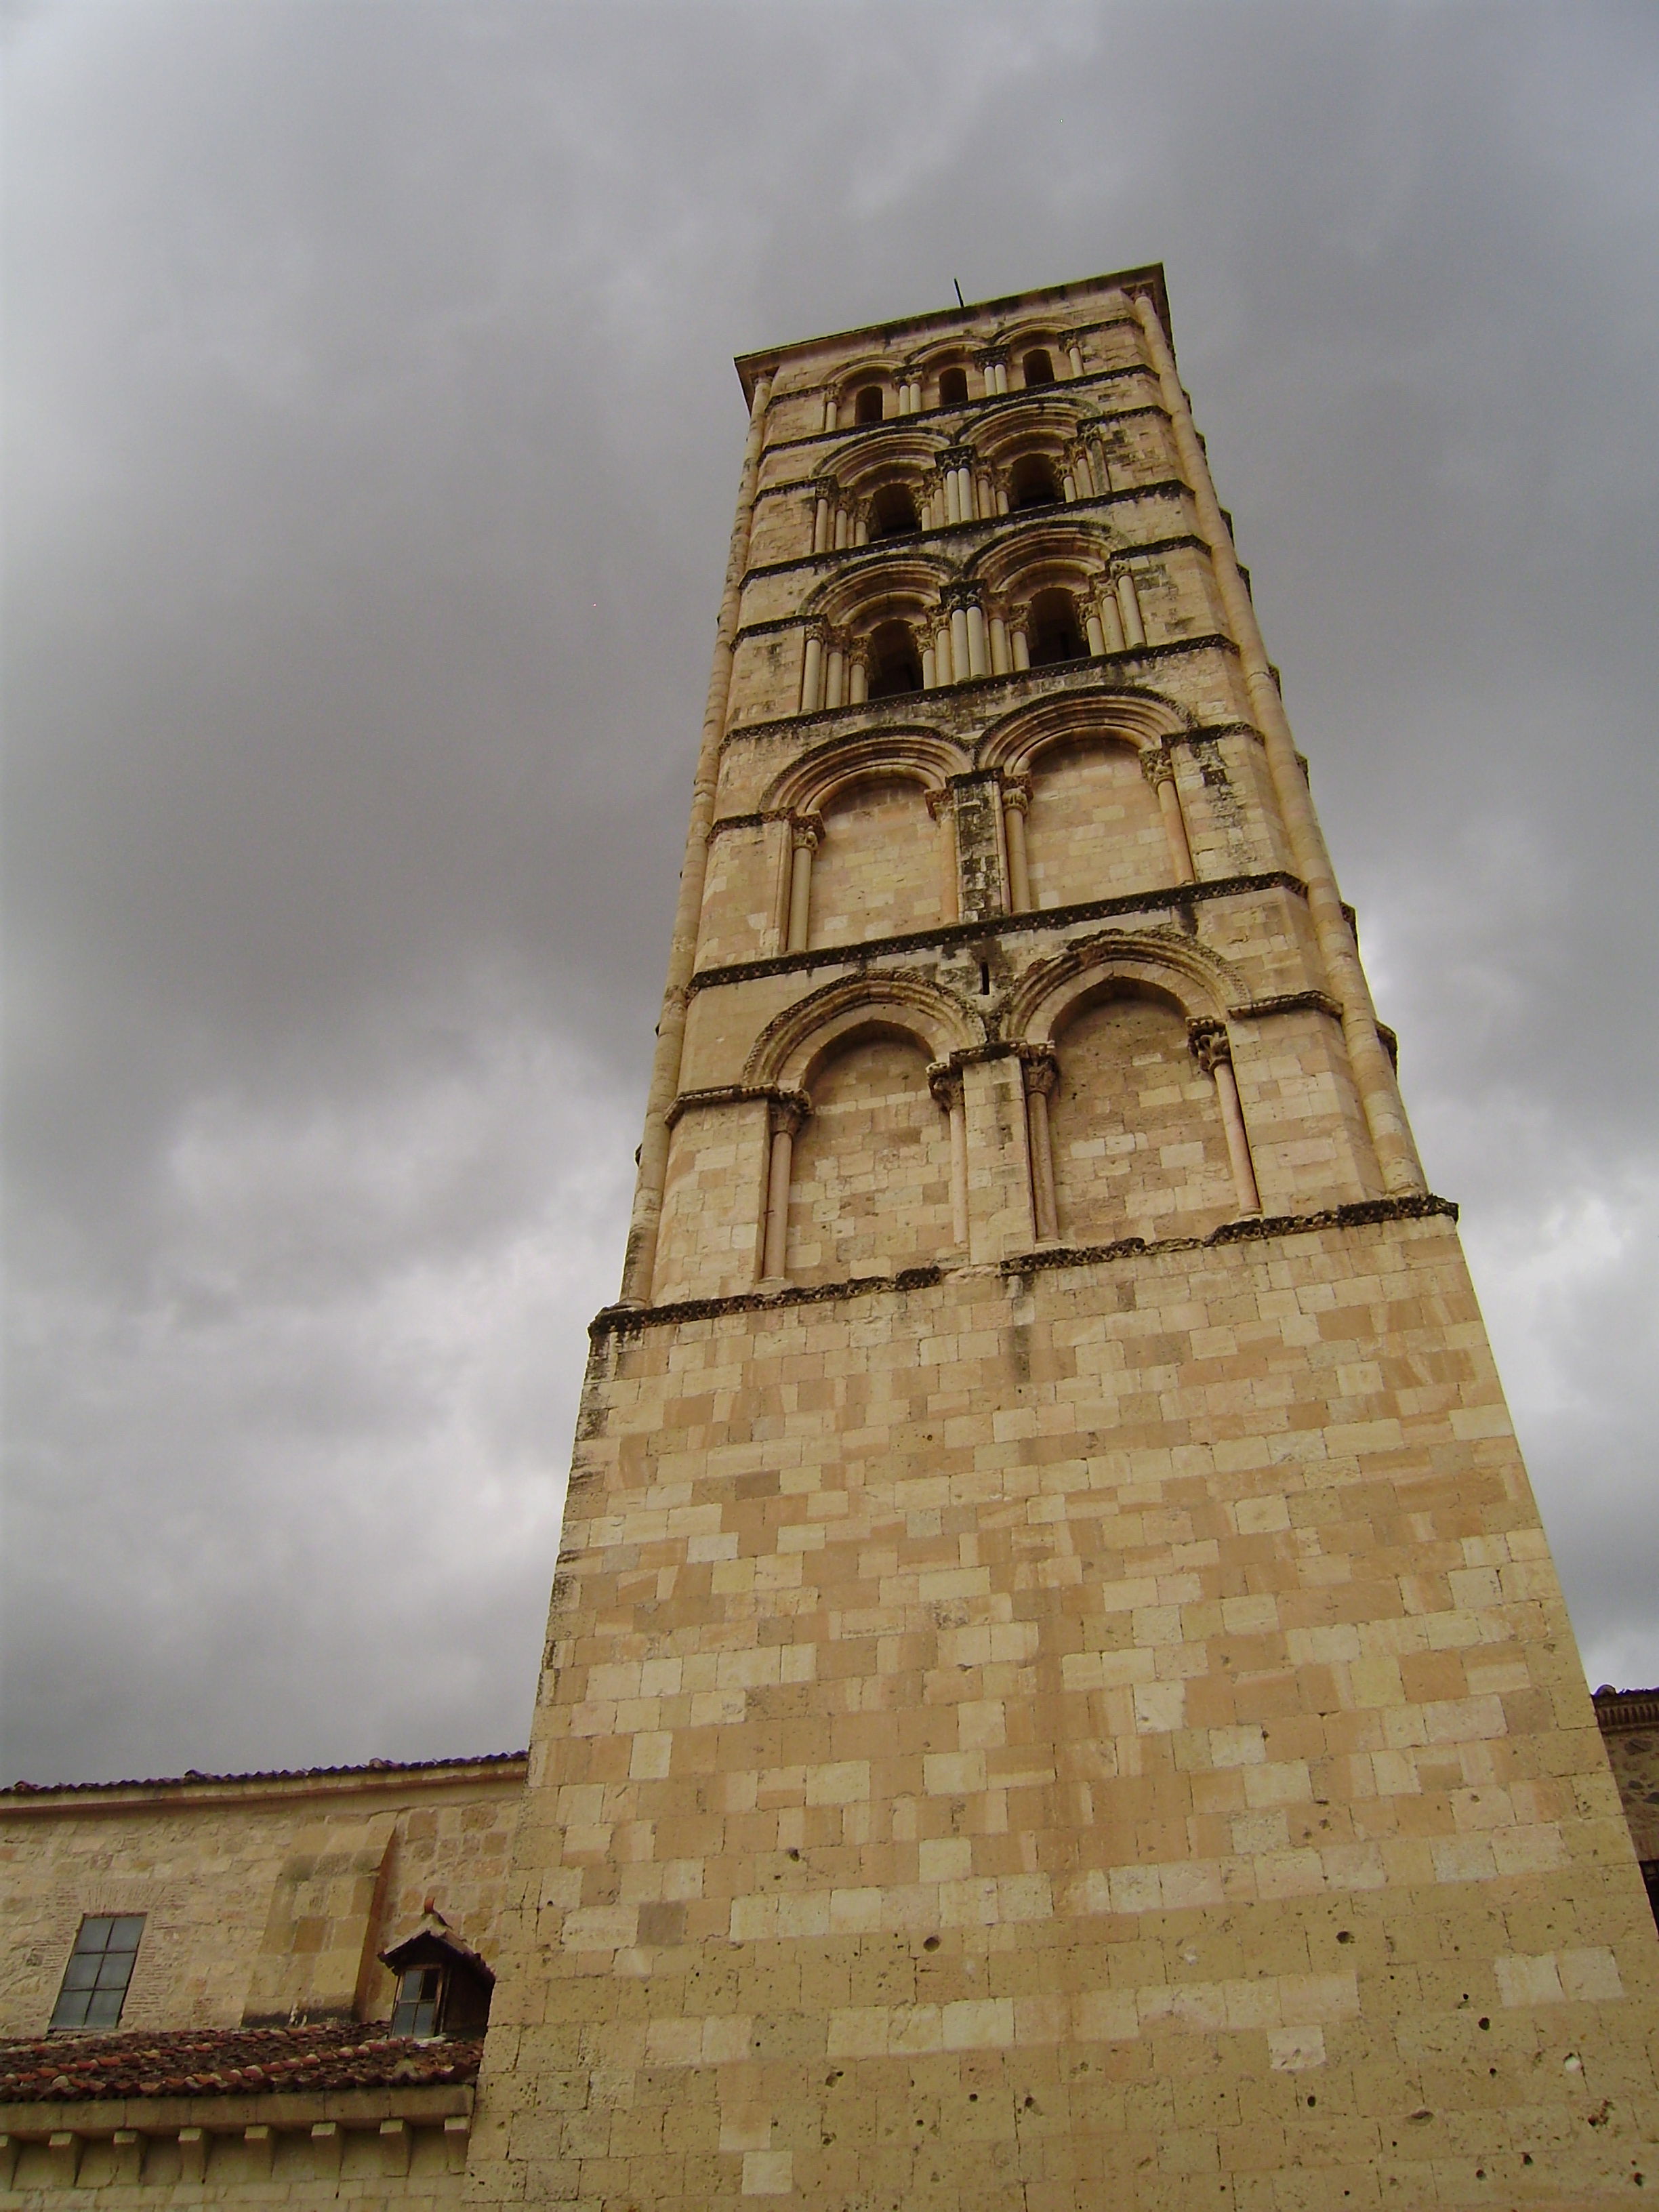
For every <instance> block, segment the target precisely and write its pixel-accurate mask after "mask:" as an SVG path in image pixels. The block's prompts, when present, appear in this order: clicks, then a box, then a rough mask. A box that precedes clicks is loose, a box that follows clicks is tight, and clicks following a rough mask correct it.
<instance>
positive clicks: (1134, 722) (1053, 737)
mask: <svg viewBox="0 0 1659 2212" xmlns="http://www.w3.org/2000/svg"><path fill="white" fill-rule="evenodd" d="M1186 727H1187V720H1186V717H1184V716H1183V715H1182V713H1181V712H1180V710H1179V709H1178V708H1176V707H1174V706H1172V705H1171V704H1170V702H1169V701H1168V700H1167V699H1164V698H1161V697H1160V696H1158V694H1157V693H1156V692H1151V691H1120V690H1111V689H1109V688H1108V687H1106V686H1104V685H1102V686H1100V687H1098V688H1097V689H1091V690H1087V691H1066V692H1062V693H1060V694H1059V695H1058V696H1054V697H1051V698H1048V699H1038V700H1035V701H1033V702H1031V704H1030V705H1029V706H1024V707H1018V708H1015V710H1014V711H1013V713H1012V714H1006V715H1005V716H1004V717H1003V719H1002V720H1000V721H999V722H994V723H993V724H992V725H991V726H990V728H989V729H988V730H987V732H985V735H984V736H983V737H982V738H981V740H980V742H979V745H978V748H977V760H978V765H979V766H980V767H981V768H987V769H989V768H997V769H1004V770H1005V771H1007V772H1010V773H1012V774H1018V773H1020V772H1021V771H1022V770H1024V769H1029V768H1030V764H1031V763H1032V762H1033V761H1035V760H1036V758H1037V757H1038V755H1039V754H1041V753H1043V752H1046V751H1047V750H1048V748H1049V747H1050V746H1051V745H1055V744H1065V743H1066V741H1068V740H1070V739H1075V738H1107V739H1115V740H1116V741H1117V742H1118V743H1119V744H1127V745H1133V747H1134V749H1135V750H1136V751H1137V752H1143V753H1146V752H1158V751H1161V750H1163V748H1164V746H1165V745H1166V744H1168V743H1169V741H1170V738H1172V737H1176V736H1178V735H1179V734H1180V732H1182V731H1183V730H1184V729H1185V728H1186Z"/></svg>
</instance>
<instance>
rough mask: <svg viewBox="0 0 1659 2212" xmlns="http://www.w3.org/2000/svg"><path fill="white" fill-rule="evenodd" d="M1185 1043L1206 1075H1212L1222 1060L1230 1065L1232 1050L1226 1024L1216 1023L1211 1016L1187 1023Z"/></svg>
mask: <svg viewBox="0 0 1659 2212" xmlns="http://www.w3.org/2000/svg"><path fill="white" fill-rule="evenodd" d="M1187 1042H1188V1047H1189V1048H1190V1049H1191V1052H1192V1055H1193V1058H1194V1060H1196V1061H1197V1062H1198V1064H1199V1066H1200V1067H1201V1068H1202V1069H1203V1071H1204V1073H1206V1075H1213V1074H1214V1073H1215V1072H1216V1070H1217V1068H1218V1067H1219V1066H1221V1064H1222V1063H1223V1061H1224V1060H1225V1061H1226V1062H1227V1063H1228V1064H1229V1065H1231V1061H1232V1056H1233V1048H1232V1041H1231V1038H1230V1037H1229V1036H1228V1035H1227V1024H1226V1023H1225V1022H1218V1021H1217V1020H1216V1019H1215V1018H1214V1017H1213V1016H1212V1015H1206V1016H1203V1017H1201V1018H1200V1019H1199V1020H1197V1021H1191V1022H1188V1024H1187Z"/></svg>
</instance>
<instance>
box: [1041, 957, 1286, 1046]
mask: <svg viewBox="0 0 1659 2212" xmlns="http://www.w3.org/2000/svg"><path fill="white" fill-rule="evenodd" d="M1119 995H1121V996H1122V997H1125V998H1137V997H1140V998H1156V999H1158V1000H1162V1002H1163V1003H1164V1004H1165V1005H1166V1006H1173V1007H1175V1008H1176V1010H1177V1011H1178V1012H1181V1013H1182V1014H1183V1015H1184V1016H1185V1017H1186V1018H1187V1019H1188V1021H1189V1022H1190V1021H1201V1020H1206V1019H1209V1020H1223V1019H1225V1017H1226V1015H1227V1012H1228V1011H1229V1009H1230V1008H1231V1011H1232V1012H1235V1013H1241V1014H1242V1013H1247V1012H1249V1009H1250V1006H1251V1004H1252V1000H1251V995H1250V992H1249V987H1248V986H1247V985H1246V984H1245V982H1244V981H1243V977H1242V976H1241V975H1240V974H1239V973H1238V970H1237V969H1236V968H1235V967H1234V966H1233V965H1232V963H1231V961H1227V960H1223V959H1222V958H1221V957H1220V956H1219V955H1218V954H1217V953H1213V952H1208V951H1204V950H1203V949H1202V948H1200V946H1198V945H1194V944H1192V943H1190V942H1188V941H1186V940H1182V939H1175V938H1173V937H1171V938H1170V939H1162V938H1160V939H1158V940H1157V941H1156V942H1154V941H1153V940H1152V939H1149V938H1146V937H1144V936H1131V935H1129V934H1128V933H1127V932H1125V931H1121V930H1108V931H1105V932H1103V933H1102V934H1101V935H1100V936H1098V937H1093V938H1088V939H1085V940H1084V941H1083V942H1082V943H1080V944H1078V945H1072V946H1070V947H1068V948H1067V950H1066V951H1064V952H1062V953H1060V955H1059V956H1058V957H1056V958H1055V959H1053V960H1048V961H1045V962H1044V963H1042V966H1041V967H1039V968H1036V969H1032V971H1031V973H1030V975H1027V976H1026V977H1025V978H1024V980H1023V981H1022V982H1021V983H1020V985H1019V987H1018V989H1017V990H1016V992H1015V993H1014V995H1013V997H1012V1000H1011V1001H1010V1003H1009V1006H1008V1009H1007V1013H1006V1028H1007V1031H1008V1034H1009V1036H1012V1037H1013V1038H1015V1039H1016V1040H1017V1041H1018V1042H1021V1043H1024V1044H1030V1045H1033V1046H1036V1047H1037V1048H1040V1049H1042V1048H1052V1047H1053V1045H1054V1040H1055V1039H1056V1037H1058V1036H1059V1035H1060V1032H1061V1030H1064V1028H1065V1027H1066V1023H1067V1022H1068V1021H1070V1020H1071V1019H1072V1018H1073V1016H1074V1015H1076V1014H1078V1013H1079V1012H1082V1011H1083V1009H1084V1007H1085V1006H1091V1005H1093V1004H1095V1003H1096V1002H1097V1000H1101V999H1103V998H1110V997H1113V996H1119Z"/></svg>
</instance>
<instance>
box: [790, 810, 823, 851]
mask: <svg viewBox="0 0 1659 2212" xmlns="http://www.w3.org/2000/svg"><path fill="white" fill-rule="evenodd" d="M789 842H790V843H791V845H792V846H793V848H795V850H796V851H797V852H807V853H816V852H817V849H818V847H819V846H820V845H821V844H822V843H823V818H822V817H820V816H818V815H817V814H799V815H797V816H796V817H795V819H794V820H793V822H792V823H790V825H789Z"/></svg>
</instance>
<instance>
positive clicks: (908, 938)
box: [686, 868, 1308, 1014]
mask: <svg viewBox="0 0 1659 2212" xmlns="http://www.w3.org/2000/svg"><path fill="white" fill-rule="evenodd" d="M1271 890H1283V891H1289V892H1290V893H1291V895H1292V896H1294V897H1297V898H1303V899H1305V898H1306V896H1308V887H1307V885H1306V884H1304V882H1303V880H1302V878H1300V877H1299V876H1293V875H1292V874H1291V872H1290V871H1289V870H1288V869H1285V868H1269V869H1266V870H1264V871H1262V872H1261V873H1259V874H1256V875H1248V876H1224V877H1221V878H1218V879H1217V880H1216V881H1214V882H1212V883H1200V884H1170V885H1169V886H1167V887H1166V888H1164V889H1163V890H1150V891H1126V892H1124V893H1122V894H1121V896H1118V897H1115V898H1104V899H1085V900H1083V901H1080V902H1079V903H1078V904H1076V905H1073V906H1054V907H1039V908H1033V909H1029V910H1027V911H1026V912H1024V913H1022V914H1000V915H988V916H987V918H986V919H985V920H984V921H952V922H945V923H942V924H941V925H940V926H939V927H938V928H936V929H915V930H907V931H905V932H904V933H902V934H901V935H899V936H896V937H867V938H860V939H859V940H858V941H857V942H856V943H855V944H852V945H816V946H812V947H811V948H809V949H808V950H807V951H805V952H775V953H771V954H769V956H768V957H766V958H764V959H761V960H742V961H733V962H731V963H727V964H726V965H723V966H721V967H718V968H701V969H698V970H697V971H696V974H695V975H693V976H692V977H691V980H690V983H689V984H688V985H687V986H686V988H687V991H688V993H689V994H695V993H696V992H698V991H713V990H719V989H721V988H723V987H726V986H727V985H729V984H732V983H747V982H750V981H754V980H755V979H756V978H757V977H761V976H765V975H796V974H801V975H804V974H810V973H811V971H812V970H813V969H818V968H852V969H860V968H867V967H868V966H870V964H871V963H872V962H875V961H878V960H883V959H889V958H891V957H893V956H894V955H896V954H898V953H902V952H919V951H929V950H931V949H933V948H934V947H938V948H939V949H941V950H943V949H945V948H947V947H949V946H951V945H980V944H983V943H984V942H985V941H986V939H988V938H995V937H1010V936H1018V935H1020V934H1029V933H1031V932H1033V931H1038V930H1051V929H1068V928H1071V927H1073V926H1074V925H1075V924H1077V923H1079V922H1085V921H1112V920H1114V919H1115V918H1117V917H1119V916H1121V915H1132V914H1168V913H1174V912H1179V911H1180V909H1181V908H1183V907H1189V906H1200V905H1202V904H1204V902H1206V900H1210V899H1225V898H1249V897H1254V896H1257V895H1259V894H1260V893H1261V892H1262V891H1271ZM1297 1003H1298V1004H1300V1003H1301V1000H1300V999H1298V1001H1297ZM1239 1011H1240V1012H1241V1013H1244V1014H1248V1013H1249V1012H1253V1011H1256V1010H1255V1009H1253V1008H1251V1007H1248V1006H1247V1007H1241V1008H1240V1010H1239Z"/></svg>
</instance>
